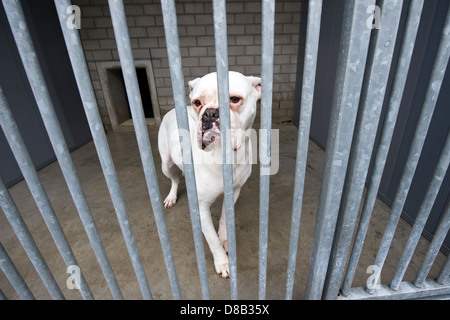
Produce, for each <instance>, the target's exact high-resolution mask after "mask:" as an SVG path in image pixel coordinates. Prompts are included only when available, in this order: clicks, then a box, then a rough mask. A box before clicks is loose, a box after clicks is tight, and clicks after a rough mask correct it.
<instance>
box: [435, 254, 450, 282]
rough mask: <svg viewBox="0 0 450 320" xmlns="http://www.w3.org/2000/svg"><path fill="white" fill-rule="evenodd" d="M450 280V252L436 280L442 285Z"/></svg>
mask: <svg viewBox="0 0 450 320" xmlns="http://www.w3.org/2000/svg"><path fill="white" fill-rule="evenodd" d="M449 280H450V254H449V255H448V256H447V259H445V263H444V265H443V266H442V268H441V272H439V275H438V278H437V279H436V281H437V282H438V283H439V284H441V285H446V284H448V282H449Z"/></svg>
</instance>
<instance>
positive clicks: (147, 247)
mask: <svg viewBox="0 0 450 320" xmlns="http://www.w3.org/2000/svg"><path fill="white" fill-rule="evenodd" d="M279 129H280V168H279V172H278V173H277V174H276V175H273V176H272V177H271V186H270V191H271V193H270V222H269V243H268V275H267V298H269V299H283V298H284V295H285V283H286V266H287V251H288V244H289V230H290V219H291V210H292V209H291V208H292V192H293V191H292V189H293V183H294V166H295V155H296V141H297V129H296V128H295V127H294V126H291V125H286V126H280V127H279ZM156 136H157V132H156V131H151V132H150V137H151V142H152V148H153V153H154V157H155V164H156V169H157V172H158V180H159V184H160V186H159V187H160V191H161V196H162V198H163V199H164V198H165V196H166V194H167V193H168V191H169V189H170V181H169V180H168V179H167V178H166V177H165V176H163V174H162V172H161V169H160V158H159V155H158V152H157V148H156V146H157V144H156ZM108 139H109V143H110V148H111V152H112V154H113V158H114V161H115V165H116V169H117V172H118V176H119V180H120V183H121V188H122V192H123V194H124V198H125V202H126V205H127V209H128V214H129V217H130V221H131V224H132V228H133V230H134V233H135V236H136V239H137V245H138V247H139V250H140V254H141V258H142V261H143V263H144V266H145V269H146V273H147V277H148V280H149V284H150V288H151V290H152V294H153V297H154V299H171V298H172V294H171V289H170V286H169V281H168V278H167V272H166V270H165V265H164V260H163V256H162V251H161V246H160V243H159V239H158V234H157V230H156V226H155V223H154V218H153V213H152V209H151V205H150V200H149V196H148V193H147V187H146V184H145V179H144V176H143V171H142V166H141V162H140V157H139V153H138V150H137V143H136V139H135V135H134V133H133V132H120V133H110V134H108ZM324 155H325V153H324V151H323V150H321V149H320V148H319V147H318V146H317V145H315V144H314V143H312V142H311V143H310V148H309V156H308V167H307V176H306V186H305V194H304V202H303V213H302V222H301V230H300V242H299V243H300V245H299V252H298V258H297V271H296V282H295V289H294V298H295V299H302V298H303V295H304V291H305V286H306V278H307V271H308V264H309V257H310V252H311V242H312V237H313V231H314V223H315V214H316V210H317V203H318V197H319V192H320V183H321V176H322V167H323V160H324ZM72 157H73V160H74V163H75V166H76V168H77V172H78V175H79V178H80V180H81V182H82V186H83V188H84V191H85V194H86V196H87V199H88V202H89V205H90V208H91V211H92V213H93V216H94V219H95V221H96V224H97V227H98V229H99V231H100V234H101V237H102V240H103V242H104V245H105V248H106V251H107V253H108V255H109V258H110V260H111V263H112V266H113V269H114V272H115V274H116V277H117V280H118V282H119V284H120V287H121V289H122V292H123V295H124V297H125V298H126V299H141V298H142V295H141V293H140V290H139V286H138V284H137V281H136V277H135V276H134V272H133V268H132V265H131V262H130V260H129V257H128V253H127V250H126V247H125V243H124V241H123V237H122V235H121V232H120V228H119V225H118V222H117V219H116V215H115V212H114V209H113V206H112V203H111V199H110V196H109V193H108V190H107V187H106V183H105V180H104V177H103V174H102V170H101V168H100V164H99V161H98V157H97V154H96V152H95V148H94V145H93V143H89V144H87V145H85V146H83V147H82V148H80V149H78V150H76V151H75V152H73V153H72ZM39 175H40V177H41V179H42V182H43V185H44V187H45V189H46V190H47V192H48V194H49V197H50V199H51V201H52V204H53V206H54V209H55V211H56V213H57V215H58V218H59V220H60V222H61V224H62V226H63V229H64V232H65V233H66V235H67V238H68V241H69V243H70V244H71V246H72V249H73V251H74V253H75V255H76V257H77V259H78V262H79V264H80V267H81V269H82V270H83V272H84V274H85V277H86V280H87V281H88V283H89V285H90V287H91V290H92V292H93V294H94V296H95V298H96V299H111V298H112V297H111V294H110V292H109V289H108V287H107V285H106V282H105V280H104V278H103V275H102V273H101V271H100V268H99V266H98V263H97V261H96V258H95V256H94V254H93V251H92V249H91V246H90V244H89V241H88V239H87V236H86V233H85V231H84V229H83V227H82V225H81V221H80V218H79V216H78V214H77V211H76V209H75V206H74V204H73V202H72V200H71V197H70V194H69V191H68V189H67V186H66V185H65V182H64V179H63V176H62V174H61V170H60V169H59V166H58V164H57V163H53V164H51V165H49V166H48V167H46V168H44V169H42V170H41V171H40V172H39ZM10 191H11V194H12V196H13V198H14V200H15V202H16V204H17V206H18V208H19V210H20V212H21V213H22V215H23V217H24V219H25V221H26V223H27V225H28V227H29V229H30V231H31V233H32V235H33V237H34V239H35V241H36V243H37V244H38V246H39V248H40V250H41V252H42V254H43V256H44V258H45V259H46V261H47V263H48V265H49V267H50V269H51V271H52V272H53V275H54V276H55V278H56V280H57V281H58V283H59V285H60V287H61V289H62V291H63V293H64V295H65V296H66V298H67V299H81V296H80V295H79V293H78V291H77V290H69V289H67V286H66V281H67V277H68V274H67V273H66V266H65V265H64V262H63V261H62V258H61V257H60V255H59V253H58V250H57V248H56V246H55V244H54V242H53V240H52V238H51V236H50V234H49V232H48V230H47V228H46V226H45V224H44V221H43V219H42V217H41V215H40V214H39V211H38V209H37V207H36V205H35V203H34V201H33V198H32V197H31V195H30V193H29V190H28V188H27V186H26V184H25V183H24V182H20V183H18V184H17V185H15V186H13V187H12V188H11V189H10ZM221 200H222V199H219V200H218V201H217V202H216V203H215V204H214V205H213V207H212V213H213V219H214V221H215V223H216V225H217V224H218V220H219V215H220V210H221ZM235 210H236V237H237V260H238V283H239V287H238V289H239V298H241V299H257V298H258V248H259V246H258V212H259V176H258V166H257V165H255V166H254V171H253V173H252V176H251V177H250V179H249V180H248V182H247V184H246V185H245V186H244V187H243V188H242V192H241V195H240V197H239V200H238V201H237V203H236V209H235ZM165 214H166V222H167V227H168V230H169V234H170V241H171V245H172V249H173V255H174V259H175V264H176V269H177V273H178V278H179V283H180V286H181V292H182V297H183V298H185V299H201V291H200V285H199V277H198V271H197V265H196V258H195V251H194V243H193V239H192V233H191V224H190V218H189V211H188V203H187V196H186V189H185V184H184V182H183V183H182V184H181V186H180V189H179V195H178V203H177V204H176V206H175V207H174V208H172V209H169V210H165ZM388 215H389V208H388V207H387V206H386V205H384V204H383V203H382V202H381V201H377V203H376V205H375V210H374V214H373V218H372V221H371V224H370V227H369V231H368V236H367V239H366V242H365V245H364V250H363V254H362V256H361V259H360V263H359V266H358V269H357V273H356V276H355V280H354V282H353V285H354V286H362V285H364V284H365V282H366V280H367V278H368V276H369V274H367V273H366V269H367V267H368V266H369V265H371V264H372V263H373V261H374V258H375V255H376V250H377V246H378V244H379V241H380V238H381V235H382V233H383V230H384V226H385V224H386V221H387V217H388ZM410 230H411V227H410V226H409V225H408V224H407V223H406V222H404V221H403V220H401V221H400V223H399V226H398V228H397V233H396V237H395V240H394V243H393V245H392V247H391V249H390V252H389V255H388V259H387V261H386V264H385V267H384V269H383V272H382V274H381V282H382V283H386V282H389V280H390V279H391V278H392V275H393V272H394V271H395V268H396V265H397V263H398V260H399V258H400V255H401V252H402V250H403V247H404V244H405V243H406V240H407V237H408V235H409V232H410ZM0 241H1V243H2V244H3V246H4V247H5V249H6V250H7V252H8V253H9V255H10V256H11V258H12V260H13V261H14V263H15V264H16V267H17V268H18V270H19V271H20V273H21V274H22V276H23V277H24V279H25V280H26V282H27V284H28V286H29V287H30V289H31V291H32V292H33V294H34V295H35V296H36V297H37V298H38V299H49V298H50V296H49V294H48V292H47V290H46V289H45V287H44V285H43V284H42V281H41V280H40V278H39V276H38V275H37V273H36V271H35V270H34V268H33V267H32V265H31V263H30V261H29V260H28V258H27V256H26V254H25V252H24V250H23V249H22V246H21V245H20V243H19V241H18V240H17V238H16V236H15V235H14V233H13V232H12V230H11V228H10V226H9V224H8V222H7V221H6V219H5V217H4V215H3V214H1V215H0ZM428 246H429V242H428V241H427V240H425V239H421V240H420V242H419V245H418V247H417V249H416V252H415V254H414V256H413V260H412V262H411V264H410V266H409V268H408V271H407V273H406V276H405V280H412V279H414V277H415V275H416V273H417V271H418V269H419V268H420V265H421V261H422V257H423V256H424V254H425V253H426V250H427V248H428ZM205 251H206V259H207V267H208V277H209V288H210V293H211V298H212V299H229V297H230V288H229V280H226V279H222V278H221V277H219V276H218V275H216V274H215V271H214V266H213V262H212V256H211V254H210V252H209V250H208V247H207V246H206V242H205ZM444 260H445V256H444V255H443V254H442V253H439V255H438V257H437V259H436V261H435V263H434V266H433V268H432V270H431V273H430V276H431V277H435V276H437V274H438V272H439V269H440V266H442V264H443V262H444ZM0 288H1V290H2V291H3V292H4V293H5V295H6V296H7V298H9V299H18V295H17V294H16V293H15V291H14V289H13V288H12V287H11V285H10V284H9V282H8V280H7V279H6V277H5V276H4V274H3V273H0Z"/></svg>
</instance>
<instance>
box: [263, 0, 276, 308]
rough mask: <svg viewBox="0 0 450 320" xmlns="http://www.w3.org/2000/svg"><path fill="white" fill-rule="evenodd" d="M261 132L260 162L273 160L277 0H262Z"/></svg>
mask: <svg viewBox="0 0 450 320" xmlns="http://www.w3.org/2000/svg"><path fill="white" fill-rule="evenodd" d="M261 21H263V22H262V24H261V28H262V31H261V43H262V46H261V49H262V52H261V130H262V132H264V133H267V134H262V135H260V146H259V147H260V149H259V152H260V153H263V154H262V155H260V159H270V157H271V136H272V135H271V130H272V92H273V60H274V56H273V55H274V32H275V1H274V0H263V1H262V18H261ZM270 165H271V164H270V161H261V163H260V176H259V185H260V186H259V299H260V300H264V299H265V298H266V282H267V241H268V240H267V237H268V230H269V198H270Z"/></svg>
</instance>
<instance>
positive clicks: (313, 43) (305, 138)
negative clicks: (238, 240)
mask: <svg viewBox="0 0 450 320" xmlns="http://www.w3.org/2000/svg"><path fill="white" fill-rule="evenodd" d="M322 5H323V1H322V0H309V5H308V23H307V28H306V47H305V58H304V67H303V83H302V97H301V102H300V103H301V107H300V123H299V128H298V138H297V161H296V164H295V181H294V194H293V201H292V219H291V233H290V238H289V256H288V267H287V277H286V299H289V300H290V299H292V294H293V290H294V277H295V267H296V262H297V251H298V238H299V232H300V218H301V214H302V201H303V191H304V187H305V175H306V164H307V158H308V145H309V134H310V128H311V116H312V108H313V102H314V88H315V80H316V70H317V56H318V51H319V36H320V22H321V17H322Z"/></svg>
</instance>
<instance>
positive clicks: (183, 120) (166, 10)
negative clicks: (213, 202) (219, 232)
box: [161, 0, 210, 300]
mask: <svg viewBox="0 0 450 320" xmlns="http://www.w3.org/2000/svg"><path fill="white" fill-rule="evenodd" d="M161 7H162V14H163V21H164V31H165V36H166V45H167V55H168V58H169V61H170V63H169V67H170V78H171V81H172V91H173V97H174V102H175V112H176V118H177V126H178V129H179V132H189V122H188V115H187V110H186V95H185V86H184V77H183V69H182V65H181V51H180V41H179V38H178V27H177V15H176V8H175V2H174V0H161ZM179 139H180V144H181V152H182V157H183V159H186V160H187V161H183V162H184V163H183V172H184V178H185V181H186V191H187V197H188V202H189V213H190V218H191V225H192V234H193V237H194V246H195V253H196V256H197V267H198V273H199V277H200V285H201V290H202V297H203V299H205V300H207V299H209V298H210V295H209V285H208V275H207V271H206V259H205V250H204V247H203V235H202V227H201V221H200V210H199V206H198V198H197V184H196V181H195V170H194V165H193V163H194V161H193V157H192V149H191V146H192V144H191V139H190V136H189V135H182V134H180V136H179Z"/></svg>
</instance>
